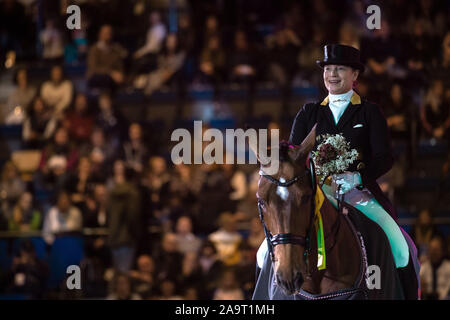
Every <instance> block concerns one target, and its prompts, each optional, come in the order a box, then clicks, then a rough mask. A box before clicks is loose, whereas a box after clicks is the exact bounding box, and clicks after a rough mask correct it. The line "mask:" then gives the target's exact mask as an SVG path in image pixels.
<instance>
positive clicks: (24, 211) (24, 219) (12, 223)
mask: <svg viewBox="0 0 450 320" xmlns="http://www.w3.org/2000/svg"><path fill="white" fill-rule="evenodd" d="M41 223H42V215H41V212H40V211H39V210H37V209H36V208H35V207H34V205H33V195H32V194H31V193H30V192H25V193H22V194H21V196H20V198H19V200H18V201H17V204H16V205H15V206H14V209H13V211H12V217H11V219H10V220H9V230H10V231H24V232H26V231H36V230H39V229H40V228H41Z"/></svg>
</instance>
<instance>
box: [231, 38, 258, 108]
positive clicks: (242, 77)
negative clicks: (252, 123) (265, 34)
mask: <svg viewBox="0 0 450 320" xmlns="http://www.w3.org/2000/svg"><path fill="white" fill-rule="evenodd" d="M228 64H229V67H228V70H230V72H231V73H230V74H229V77H230V80H231V81H232V82H237V83H240V84H242V85H244V86H245V88H246V90H247V116H250V115H252V114H253V95H254V91H255V81H256V67H255V55H254V52H253V50H252V48H251V47H250V44H249V43H248V41H247V35H246V34H245V32H244V31H241V30H239V31H237V32H236V33H235V35H234V48H233V51H232V53H231V54H230V55H229V61H228Z"/></svg>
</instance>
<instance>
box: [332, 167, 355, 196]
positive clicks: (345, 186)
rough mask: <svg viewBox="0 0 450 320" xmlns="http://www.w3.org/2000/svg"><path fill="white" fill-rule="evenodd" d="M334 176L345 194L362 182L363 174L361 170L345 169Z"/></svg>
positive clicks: (341, 192) (341, 191)
mask: <svg viewBox="0 0 450 320" xmlns="http://www.w3.org/2000/svg"><path fill="white" fill-rule="evenodd" d="M333 177H334V182H335V183H336V184H337V185H338V186H340V192H339V193H340V194H344V193H346V192H347V191H349V190H351V189H353V188H355V187H357V186H359V185H360V184H361V175H360V174H359V172H350V171H345V172H344V173H340V174H336V175H334V176H333Z"/></svg>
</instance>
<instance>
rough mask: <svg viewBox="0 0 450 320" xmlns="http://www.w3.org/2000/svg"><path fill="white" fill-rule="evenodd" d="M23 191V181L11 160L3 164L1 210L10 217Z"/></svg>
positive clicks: (0, 183)
mask: <svg viewBox="0 0 450 320" xmlns="http://www.w3.org/2000/svg"><path fill="white" fill-rule="evenodd" d="M24 192H25V182H24V181H23V180H22V179H21V177H20V174H19V171H18V170H17V168H16V166H15V165H14V163H13V162H11V161H8V162H6V163H5V164H4V165H3V168H2V176H1V180H0V195H1V198H0V202H1V210H2V211H3V212H4V213H5V214H6V216H7V217H10V214H11V210H12V208H13V206H14V205H15V204H16V203H17V200H19V198H20V196H21V195H22V194H23V193H24Z"/></svg>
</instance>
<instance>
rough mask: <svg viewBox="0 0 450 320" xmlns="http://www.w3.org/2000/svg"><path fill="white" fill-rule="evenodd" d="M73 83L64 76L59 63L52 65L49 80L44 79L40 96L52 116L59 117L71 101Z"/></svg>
mask: <svg viewBox="0 0 450 320" xmlns="http://www.w3.org/2000/svg"><path fill="white" fill-rule="evenodd" d="M72 95H73V84H72V82H71V81H70V80H68V79H65V78H64V74H63V69H62V67H61V66H60V65H56V66H53V67H52V69H51V73H50V80H48V81H45V82H44V83H43V84H42V88H41V97H42V100H44V103H45V104H46V105H47V106H49V107H50V108H51V109H52V114H53V116H55V117H57V118H58V119H61V118H62V116H63V113H64V111H65V110H66V109H67V108H68V107H69V105H70V103H71V101H72Z"/></svg>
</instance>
